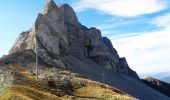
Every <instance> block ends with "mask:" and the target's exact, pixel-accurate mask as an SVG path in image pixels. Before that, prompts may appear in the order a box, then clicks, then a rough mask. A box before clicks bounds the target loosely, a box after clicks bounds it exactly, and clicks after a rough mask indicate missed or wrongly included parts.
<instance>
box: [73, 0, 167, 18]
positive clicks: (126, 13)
mask: <svg viewBox="0 0 170 100" xmlns="http://www.w3.org/2000/svg"><path fill="white" fill-rule="evenodd" d="M168 3H169V1H168V0H164V1H161V0H79V1H78V2H77V3H74V4H73V8H74V9H75V10H76V11H84V10H88V9H95V10H97V11H100V12H103V13H106V14H109V15H114V16H123V17H134V16H139V15H145V14H151V13H155V12H159V11H161V10H163V9H166V8H167V4H168Z"/></svg>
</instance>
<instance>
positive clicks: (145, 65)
mask: <svg viewBox="0 0 170 100" xmlns="http://www.w3.org/2000/svg"><path fill="white" fill-rule="evenodd" d="M160 18H164V17H163V16H161V17H160ZM169 20H170V19H169ZM169 32H170V28H169V24H168V25H167V26H166V27H164V29H163V30H161V31H157V32H143V33H139V34H138V35H137V34H136V35H134V36H133V35H130V36H129V35H127V36H122V37H121V36H119V37H118V38H116V37H115V36H113V38H112V39H111V40H112V42H113V45H114V47H115V48H116V49H117V50H118V52H119V54H120V56H125V57H126V58H127V61H128V63H129V65H130V66H131V68H133V69H134V70H136V71H137V72H139V73H146V72H163V71H167V70H170V63H169V61H170V53H169V52H170V33H169Z"/></svg>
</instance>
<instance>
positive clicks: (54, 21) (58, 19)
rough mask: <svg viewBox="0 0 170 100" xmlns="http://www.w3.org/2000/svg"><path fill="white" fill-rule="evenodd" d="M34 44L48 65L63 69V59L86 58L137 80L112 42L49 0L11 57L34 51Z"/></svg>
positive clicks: (18, 40)
mask: <svg viewBox="0 0 170 100" xmlns="http://www.w3.org/2000/svg"><path fill="white" fill-rule="evenodd" d="M36 40H37V46H38V56H39V57H40V58H41V59H43V60H44V61H45V62H46V63H47V64H49V65H52V66H57V67H65V66H66V65H65V64H64V63H63V61H62V57H63V56H67V55H71V56H74V57H76V58H88V59H90V60H92V61H94V62H95V63H98V64H100V65H102V66H103V67H106V68H107V69H110V70H113V72H120V73H124V74H129V73H130V74H129V75H131V76H133V77H136V78H137V74H136V73H135V72H134V71H133V70H131V69H130V68H129V66H128V64H127V62H126V60H125V58H120V57H119V55H118V53H117V51H116V50H115V49H114V48H113V46H112V44H111V41H110V40H109V39H108V38H106V37H102V36H101V32H100V30H99V29H96V28H94V27H92V28H87V27H85V26H83V25H81V24H80V23H79V22H78V19H77V17H76V14H75V12H74V11H73V9H72V8H71V7H70V6H69V5H68V4H62V5H56V4H55V3H54V1H53V0H49V1H48V2H47V4H46V5H45V7H44V9H43V11H42V12H41V13H40V14H39V15H38V18H37V19H36V21H35V24H34V25H33V26H32V28H31V29H30V30H29V31H26V32H23V33H21V34H20V36H19V38H18V39H17V41H16V43H15V44H14V46H13V47H12V49H11V50H10V53H15V52H18V51H22V50H26V49H32V50H35V42H36ZM123 59H124V60H123ZM135 75H136V76H135Z"/></svg>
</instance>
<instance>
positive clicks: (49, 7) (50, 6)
mask: <svg viewBox="0 0 170 100" xmlns="http://www.w3.org/2000/svg"><path fill="white" fill-rule="evenodd" d="M56 7H57V5H56V4H55V2H54V1H53V0H47V4H46V5H45V7H44V9H43V11H42V14H46V13H47V12H49V11H50V10H52V9H54V8H56Z"/></svg>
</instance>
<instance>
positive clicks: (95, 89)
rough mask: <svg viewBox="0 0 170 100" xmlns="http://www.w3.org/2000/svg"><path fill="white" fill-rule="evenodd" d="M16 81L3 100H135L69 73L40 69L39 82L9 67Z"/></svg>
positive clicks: (29, 72)
mask: <svg viewBox="0 0 170 100" xmlns="http://www.w3.org/2000/svg"><path fill="white" fill-rule="evenodd" d="M8 70H11V72H10V73H11V74H12V76H13V78H14V80H13V81H12V83H11V85H8V87H7V88H6V89H5V91H3V92H2V94H1V96H0V100H135V98H133V97H131V96H129V95H127V94H126V93H124V92H122V91H120V90H118V89H114V88H112V87H110V86H108V85H104V84H101V83H99V82H95V81H91V80H88V79H84V78H82V77H80V76H79V75H77V74H75V73H71V72H69V71H64V70H57V69H52V70H49V69H47V68H41V70H40V73H41V74H40V78H38V79H36V78H35V75H34V72H33V71H28V70H26V69H24V68H22V67H19V66H17V65H11V66H9V69H8Z"/></svg>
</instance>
